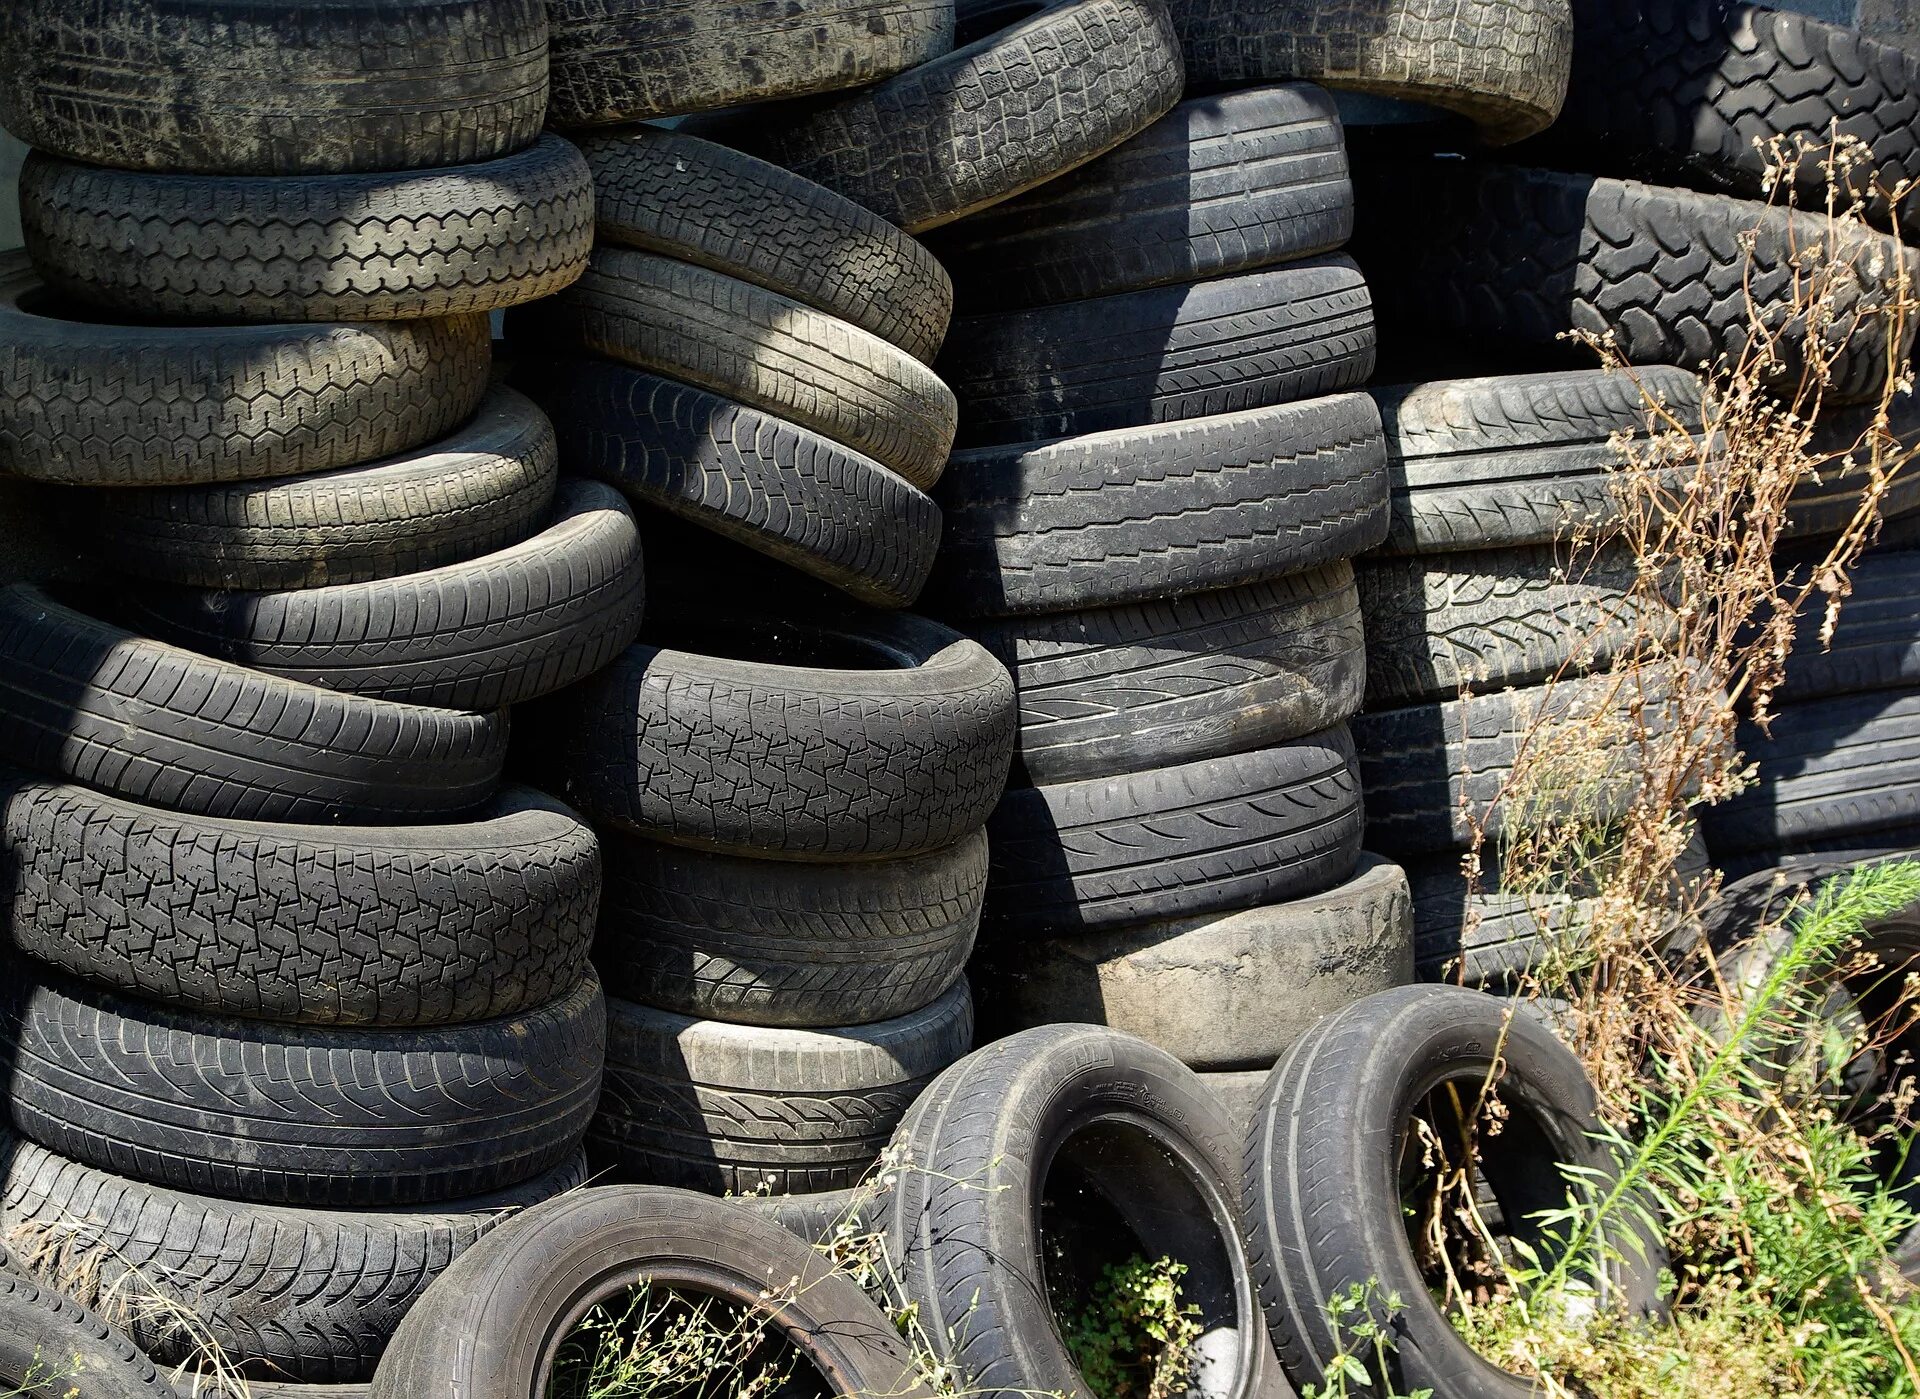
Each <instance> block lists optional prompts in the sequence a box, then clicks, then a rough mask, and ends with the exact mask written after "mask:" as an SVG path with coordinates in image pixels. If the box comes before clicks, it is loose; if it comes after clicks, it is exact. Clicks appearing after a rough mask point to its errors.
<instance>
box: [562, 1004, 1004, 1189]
mask: <svg viewBox="0 0 1920 1399" xmlns="http://www.w3.org/2000/svg"><path fill="white" fill-rule="evenodd" d="M607 1015H608V1021H607V1076H606V1086H605V1089H604V1091H603V1092H602V1095H601V1099H600V1110H599V1113H598V1114H597V1115H596V1116H595V1118H594V1120H593V1128H592V1130H591V1131H590V1132H589V1133H588V1137H587V1151H588V1156H589V1158H590V1159H591V1160H592V1161H593V1162H594V1164H595V1165H597V1166H601V1167H605V1168H610V1169H611V1170H613V1171H615V1172H616V1173H618V1174H619V1175H621V1176H623V1177H625V1178H627V1179H632V1180H639V1181H644V1182H647V1183H650V1184H656V1185H683V1186H687V1187H690V1188H693V1189H697V1190H704V1191H707V1192H708V1193H711V1194H717V1193H719V1192H721V1191H727V1192H732V1193H741V1194H747V1193H752V1192H755V1191H773V1192H776V1193H786V1194H810V1193H813V1192H816V1191H822V1190H845V1189H847V1188H849V1187H850V1186H853V1185H856V1184H858V1183H859V1182H860V1179H861V1178H862V1177H863V1176H865V1175H866V1174H867V1172H868V1170H869V1169H871V1168H872V1166H873V1164H874V1162H875V1161H876V1160H877V1159H878V1158H879V1155H880V1152H881V1150H882V1148H884V1147H885V1146H886V1144H887V1138H888V1137H889V1136H890V1135H891V1134H892V1132H893V1129H894V1127H895V1125H896V1124H898V1123H899V1121H900V1117H901V1115H902V1114H903V1113H905V1112H906V1110H907V1108H908V1106H909V1105H910V1104H911V1103H912V1102H913V1101H914V1099H915V1098H917V1097H918V1096H919V1095H920V1092H921V1090H922V1089H924V1088H925V1087H926V1086H927V1084H928V1083H930V1082H931V1081H932V1080H933V1077H934V1075H936V1074H938V1073H939V1072H940V1071H941V1070H942V1069H944V1068H946V1066H947V1065H949V1064H951V1063H952V1062H953V1061H954V1060H956V1059H958V1058H959V1057H960V1056H961V1055H963V1054H965V1053H966V1052H967V1050H968V1049H969V1048H970V1047H971V1046H972V1043H973V1003H972V1001H971V1000H970V999H969V998H968V995H967V986H966V983H965V982H964V981H962V982H959V983H957V984H956V985H954V986H953V987H952V988H951V989H949V990H948V991H947V992H946V993H945V994H943V995H942V996H940V997H939V998H938V999H937V1000H935V1001H934V1002H933V1003H932V1004H930V1005H928V1006H926V1007H925V1008H923V1009H921V1010H917V1011H913V1012H911V1013H909V1014H907V1015H902V1016H899V1017H896V1018H895V1019H892V1020H882V1021H879V1022H878V1023H876V1024H872V1025H860V1026H851V1027H841V1028H836V1029H829V1030H787V1029H767V1028H763V1027H759V1026H750V1025H727V1024H723V1023H722V1022H720V1021H717V1020H694V1019H691V1018H689V1017H688V1016H684V1015H675V1014H674V1013H673V1012H671V1011H665V1010H650V1009H648V1008H647V1007H645V1006H638V1005H634V1004H632V1003H631V1002H628V1001H620V1000H613V1001H609V1002H608V1005H607Z"/></svg>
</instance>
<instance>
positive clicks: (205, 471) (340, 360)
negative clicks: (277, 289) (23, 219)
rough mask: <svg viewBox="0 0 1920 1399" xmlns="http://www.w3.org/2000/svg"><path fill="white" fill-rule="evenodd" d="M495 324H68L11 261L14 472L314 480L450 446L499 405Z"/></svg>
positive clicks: (5, 431) (7, 313) (6, 455)
mask: <svg viewBox="0 0 1920 1399" xmlns="http://www.w3.org/2000/svg"><path fill="white" fill-rule="evenodd" d="M491 356H492V342H491V341H490V340H489V338H488V330H487V319H486V317H484V316H453V317H447V318H443V319H438V320H425V321H408V322H401V323H386V324H376V325H292V326H227V327H213V326H116V325H99V324H95V323H92V322H88V321H78V320H66V319H62V318H61V316H60V308H59V304H58V302H57V299H56V298H54V297H53V294H52V293H51V292H49V291H48V290H47V289H46V288H45V287H44V286H43V285H42V284H41V282H40V279H39V278H38V277H37V276H36V275H35V274H34V272H33V270H32V269H31V268H30V267H29V266H28V264H27V261H26V255H25V254H23V253H0V470H4V471H6V472H8V473H10V474H12V475H15V476H25V477H28V478H29V479H31V480H35V481H47V482H52V483H54V484H56V485H68V486H173V485H194V484H198V483H202V482H210V481H247V480H254V479H257V478H259V477H262V476H301V475H305V474H307V473H308V472H313V471H327V470H331V469H332V468H334V467H338V466H352V465H353V464H355V463H356V462H366V461H373V460H375V459H376V458H379V457H386V456H392V455H393V454H394V453H396V452H404V451H406V450H408V449H409V448H412V447H417V446H419V445H420V444H421V443H423V442H430V441H432V440H434V439H435V438H439V437H444V436H446V435H447V434H448V433H450V432H452V431H453V430H454V429H455V428H457V427H459V426H460V424H462V423H464V422H465V421H467V419H469V418H471V417H472V416H473V414H474V410H475V409H477V408H478V407H479V406H480V400H481V398H482V397H483V396H484V395H485V393H486V391H487V366H488V362H489V360H490V358H491Z"/></svg>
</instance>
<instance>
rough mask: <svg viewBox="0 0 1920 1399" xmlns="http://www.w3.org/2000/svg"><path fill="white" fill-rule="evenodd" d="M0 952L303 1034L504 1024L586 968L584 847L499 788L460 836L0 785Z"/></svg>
mask: <svg viewBox="0 0 1920 1399" xmlns="http://www.w3.org/2000/svg"><path fill="white" fill-rule="evenodd" d="M0 853H3V857H0V870H4V871H5V875H4V878H0V894H4V896H5V897H4V900H0V907H4V917H3V918H0V924H3V925H4V926H5V928H6V929H7V932H8V935H9V937H10V940H11V943H12V946H13V947H14V948H15V950H17V951H19V952H22V953H24V954H26V955H27V956H29V957H32V958H34V959H35V960H37V961H40V962H43V963H45V964H47V965H49V966H53V967H57V968H59V969H60V970H62V971H65V972H68V973H70V974H71V975H73V976H77V977H81V978H84V979H85V980H86V981H88V982H90V983H92V984H94V985H97V986H103V987H107V988H109V989H112V990H116V991H120V992H123V993H125V994H127V995H131V996H138V997H142V998H144V999H146V1000H150V1001H158V1002H162V1003H164V1004H167V1005H173V1006H179V1007H181V1008H183V1009H187V1010H194V1011H203V1012H206V1013H208V1014H211V1015H230V1016H244V1017H249V1018H253V1019H260V1020H277V1021H283V1022H287V1023H291V1024H308V1025H398V1026H409V1025H437V1024H449V1023H459V1022H462V1021H469V1020H482V1019H486V1018H489V1017H492V1016H500V1015H511V1014H515V1013H518V1012H520V1011H523V1010H527V1009H530V1008H531V1007H533V1006H538V1005H544V1004H546V1003H547V1002H548V1001H551V1000H554V999H555V998H557V997H559V996H561V995H563V994H564V993H565V992H566V991H568V990H569V989H570V988H571V987H573V986H574V985H576V984H577V983H578V982H579V980H580V978H581V976H582V975H584V974H585V971H586V966H587V951H588V948H589V946H590V945H591V943H592V940H593V929H594V912H595V908H596V906H597V904H598V899H599V891H600V851H599V846H598V843H597V842H596V841H595V839H594V834H593V831H592V830H591V829H589V828H588V827H587V825H586V823H584V822H583V821H581V820H580V818H579V817H577V816H575V815H574V814H573V813H572V812H571V811H568V810H567V809H566V808H565V807H563V806H561V805H560V804H559V803H558V802H556V801H552V800H550V799H549V798H546V797H543V796H541V795H540V794H539V793H537V792H532V791H529V790H527V789H525V788H509V789H507V791H505V792H503V793H502V794H501V795H500V796H499V797H498V798H497V799H496V800H495V801H494V802H493V803H492V804H491V805H489V806H488V807H487V808H485V809H484V810H483V812H482V813H481V814H480V815H479V816H478V817H476V818H475V819H474V820H472V821H470V822H464V823H461V824H458V825H435V826H402V827H388V828H378V827H353V826H276V825H267V824H264V823H258V822H251V821H223V820H217V819H214V818H210V817H194V816H176V815H174V814H172V813H170V812H164V811H156V810H154V809H152V808H150V807H142V806H136V805H134V804H133V803H132V802H128V801H122V800H120V799H119V798H117V797H109V796H103V795H101V794H100V793H97V792H89V791H87V790H86V789H85V788H82V787H72V786H62V785H58V784H53V783H42V782H34V781H32V780H30V779H27V778H21V777H8V778H6V779H5V780H4V781H0Z"/></svg>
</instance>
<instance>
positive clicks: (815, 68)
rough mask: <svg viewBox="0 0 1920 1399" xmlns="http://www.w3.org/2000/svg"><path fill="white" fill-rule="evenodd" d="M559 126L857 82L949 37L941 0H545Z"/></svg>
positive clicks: (948, 4) (914, 59)
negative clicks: (681, 0)
mask: <svg viewBox="0 0 1920 1399" xmlns="http://www.w3.org/2000/svg"><path fill="white" fill-rule="evenodd" d="M548 13H549V14H550V15H551V16H552V19H553V58H552V73H553V95H552V99H551V101H550V102H549V104H548V109H547V116H548V120H549V121H551V122H552V123H553V125H555V126H557V127H561V128H563V129H564V128H570V127H581V126H608V125H611V124H614V123H617V122H627V121H637V120H640V119H642V118H647V117H664V116H673V115H676V114H679V113H682V112H704V111H710V110H712V109H714V108H717V107H731V106H734V105H736V104H742V103H757V102H769V101H773V100H775V99H777V98H782V97H802V96H806V95H807V94H810V93H817V92H832V91H835V90H837V89H839V88H847V87H862V86H865V85H866V84H868V83H872V82H875V81H877V80H879V79H881V78H885V77H888V76H890V75H892V74H894V73H898V72H900V71H902V70H903V69H907V68H913V67H916V66H918V65H920V64H923V63H930V62H932V61H933V60H934V59H936V58H938V57H939V56H940V55H941V54H944V53H945V52H947V50H948V49H950V48H952V47H953V3H952V0H798V3H793V4H784V5H779V6H766V5H761V4H756V3H754V0H727V3H723V4H715V5H688V4H678V5H659V4H653V3H648V0H549V4H548Z"/></svg>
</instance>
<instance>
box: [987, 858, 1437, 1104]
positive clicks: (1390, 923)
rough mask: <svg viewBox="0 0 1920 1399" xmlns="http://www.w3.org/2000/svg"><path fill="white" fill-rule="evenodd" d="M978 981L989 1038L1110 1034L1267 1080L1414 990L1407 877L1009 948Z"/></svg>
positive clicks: (1390, 868) (1370, 869) (1373, 864)
mask: <svg viewBox="0 0 1920 1399" xmlns="http://www.w3.org/2000/svg"><path fill="white" fill-rule="evenodd" d="M969 976H970V978H971V980H972V983H973V986H974V988H975V990H976V991H977V992H978V994H979V998H980V1005H981V1007H982V1012H981V1025H980V1028H981V1035H982V1038H984V1039H997V1038H999V1037H1001V1036H1003V1035H1008V1034H1012V1033H1015V1032H1016V1031H1019V1030H1021V1029H1025V1028H1027V1027H1029V1026H1035V1025H1050V1024H1057V1023H1060V1022H1063V1021H1064V1022H1076V1023H1085V1024H1090V1025H1107V1026H1110V1027H1112V1028H1113V1029H1115V1030H1118V1031H1120V1032H1121V1033H1123V1034H1128V1035H1134V1036H1137V1037H1138V1038H1140V1039H1143V1040H1145V1041H1147V1043H1149V1044H1155V1045H1158V1046H1159V1047H1160V1048H1162V1049H1164V1050H1166V1051H1167V1053H1169V1054H1171V1055H1173V1056H1174V1058H1176V1059H1178V1060H1180V1062H1181V1063H1183V1064H1186V1065H1188V1066H1189V1067H1192V1068H1195V1069H1243V1068H1251V1067H1259V1068H1271V1067H1272V1065H1273V1062H1274V1060H1276V1059H1278V1058H1279V1057H1280V1056H1281V1055H1282V1054H1284V1053H1285V1052H1286V1050H1287V1047H1288V1046H1289V1045H1290V1044H1292V1043H1293V1041H1294V1040H1295V1039H1297V1038H1298V1037H1299V1035H1300V1034H1301V1033H1302V1032H1303V1031H1304V1030H1306V1028H1307V1027H1308V1026H1310V1025H1312V1024H1313V1023H1314V1022H1315V1021H1316V1020H1318V1019H1319V1018H1320V1017H1321V1016H1323V1015H1327V1014H1330V1013H1331V1012H1333V1011H1335V1010H1338V1009H1339V1008H1340V1007H1341V1006H1344V1005H1347V1004H1349V1003H1351V1002H1353V1001H1356V1000H1358V999H1360V997H1362V996H1365V995H1369V994H1371V993H1372V992H1375V991H1382V990H1385V989H1386V988H1387V987H1389V986H1404V985H1406V984H1407V983H1408V982H1410V981H1412V980H1413V912H1412V905H1411V901H1410V899H1409V897H1408V893H1407V877H1406V875H1405V874H1403V873H1402V872H1401V869H1400V867H1399V866H1398V865H1396V864H1393V863H1391V862H1390V861H1387V860H1383V859H1381V858H1380V857H1379V856H1377V855H1362V856H1361V857H1360V863H1359V865H1358V866H1357V867H1356V868H1355V870H1354V872H1353V875H1352V876H1351V877H1350V878H1348V879H1347V880H1346V881H1344V882H1343V883H1341V884H1338V885H1335V886H1334V887H1333V888H1331V889H1328V890H1325V891H1323V892H1320V893H1317V894H1311V895H1308V896H1306V897H1304V898H1300V899H1295V900H1292V901H1291V902H1288V903H1284V904H1276V905H1273V906H1271V907H1267V908H1250V909H1246V910H1244V911H1242V912H1238V913H1228V914H1225V915H1223V916H1218V917H1202V918H1189V919H1177V920H1174V921H1171V922H1159V923H1145V924H1141V925H1139V926H1137V927H1132V928H1126V929H1123V930H1121V931H1119V932H1114V933H1106V934H1094V935H1088V936H1080V937H1065V938H1046V939H1036V940H1034V941H1030V942H1029V941H1016V942H1008V943H1005V944H1002V945H999V946H995V947H992V948H990V949H988V950H987V951H986V952H985V953H983V955H982V956H981V958H980V959H978V960H977V961H976V962H975V964H974V967H973V968H972V970H971V971H970V972H969Z"/></svg>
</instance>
